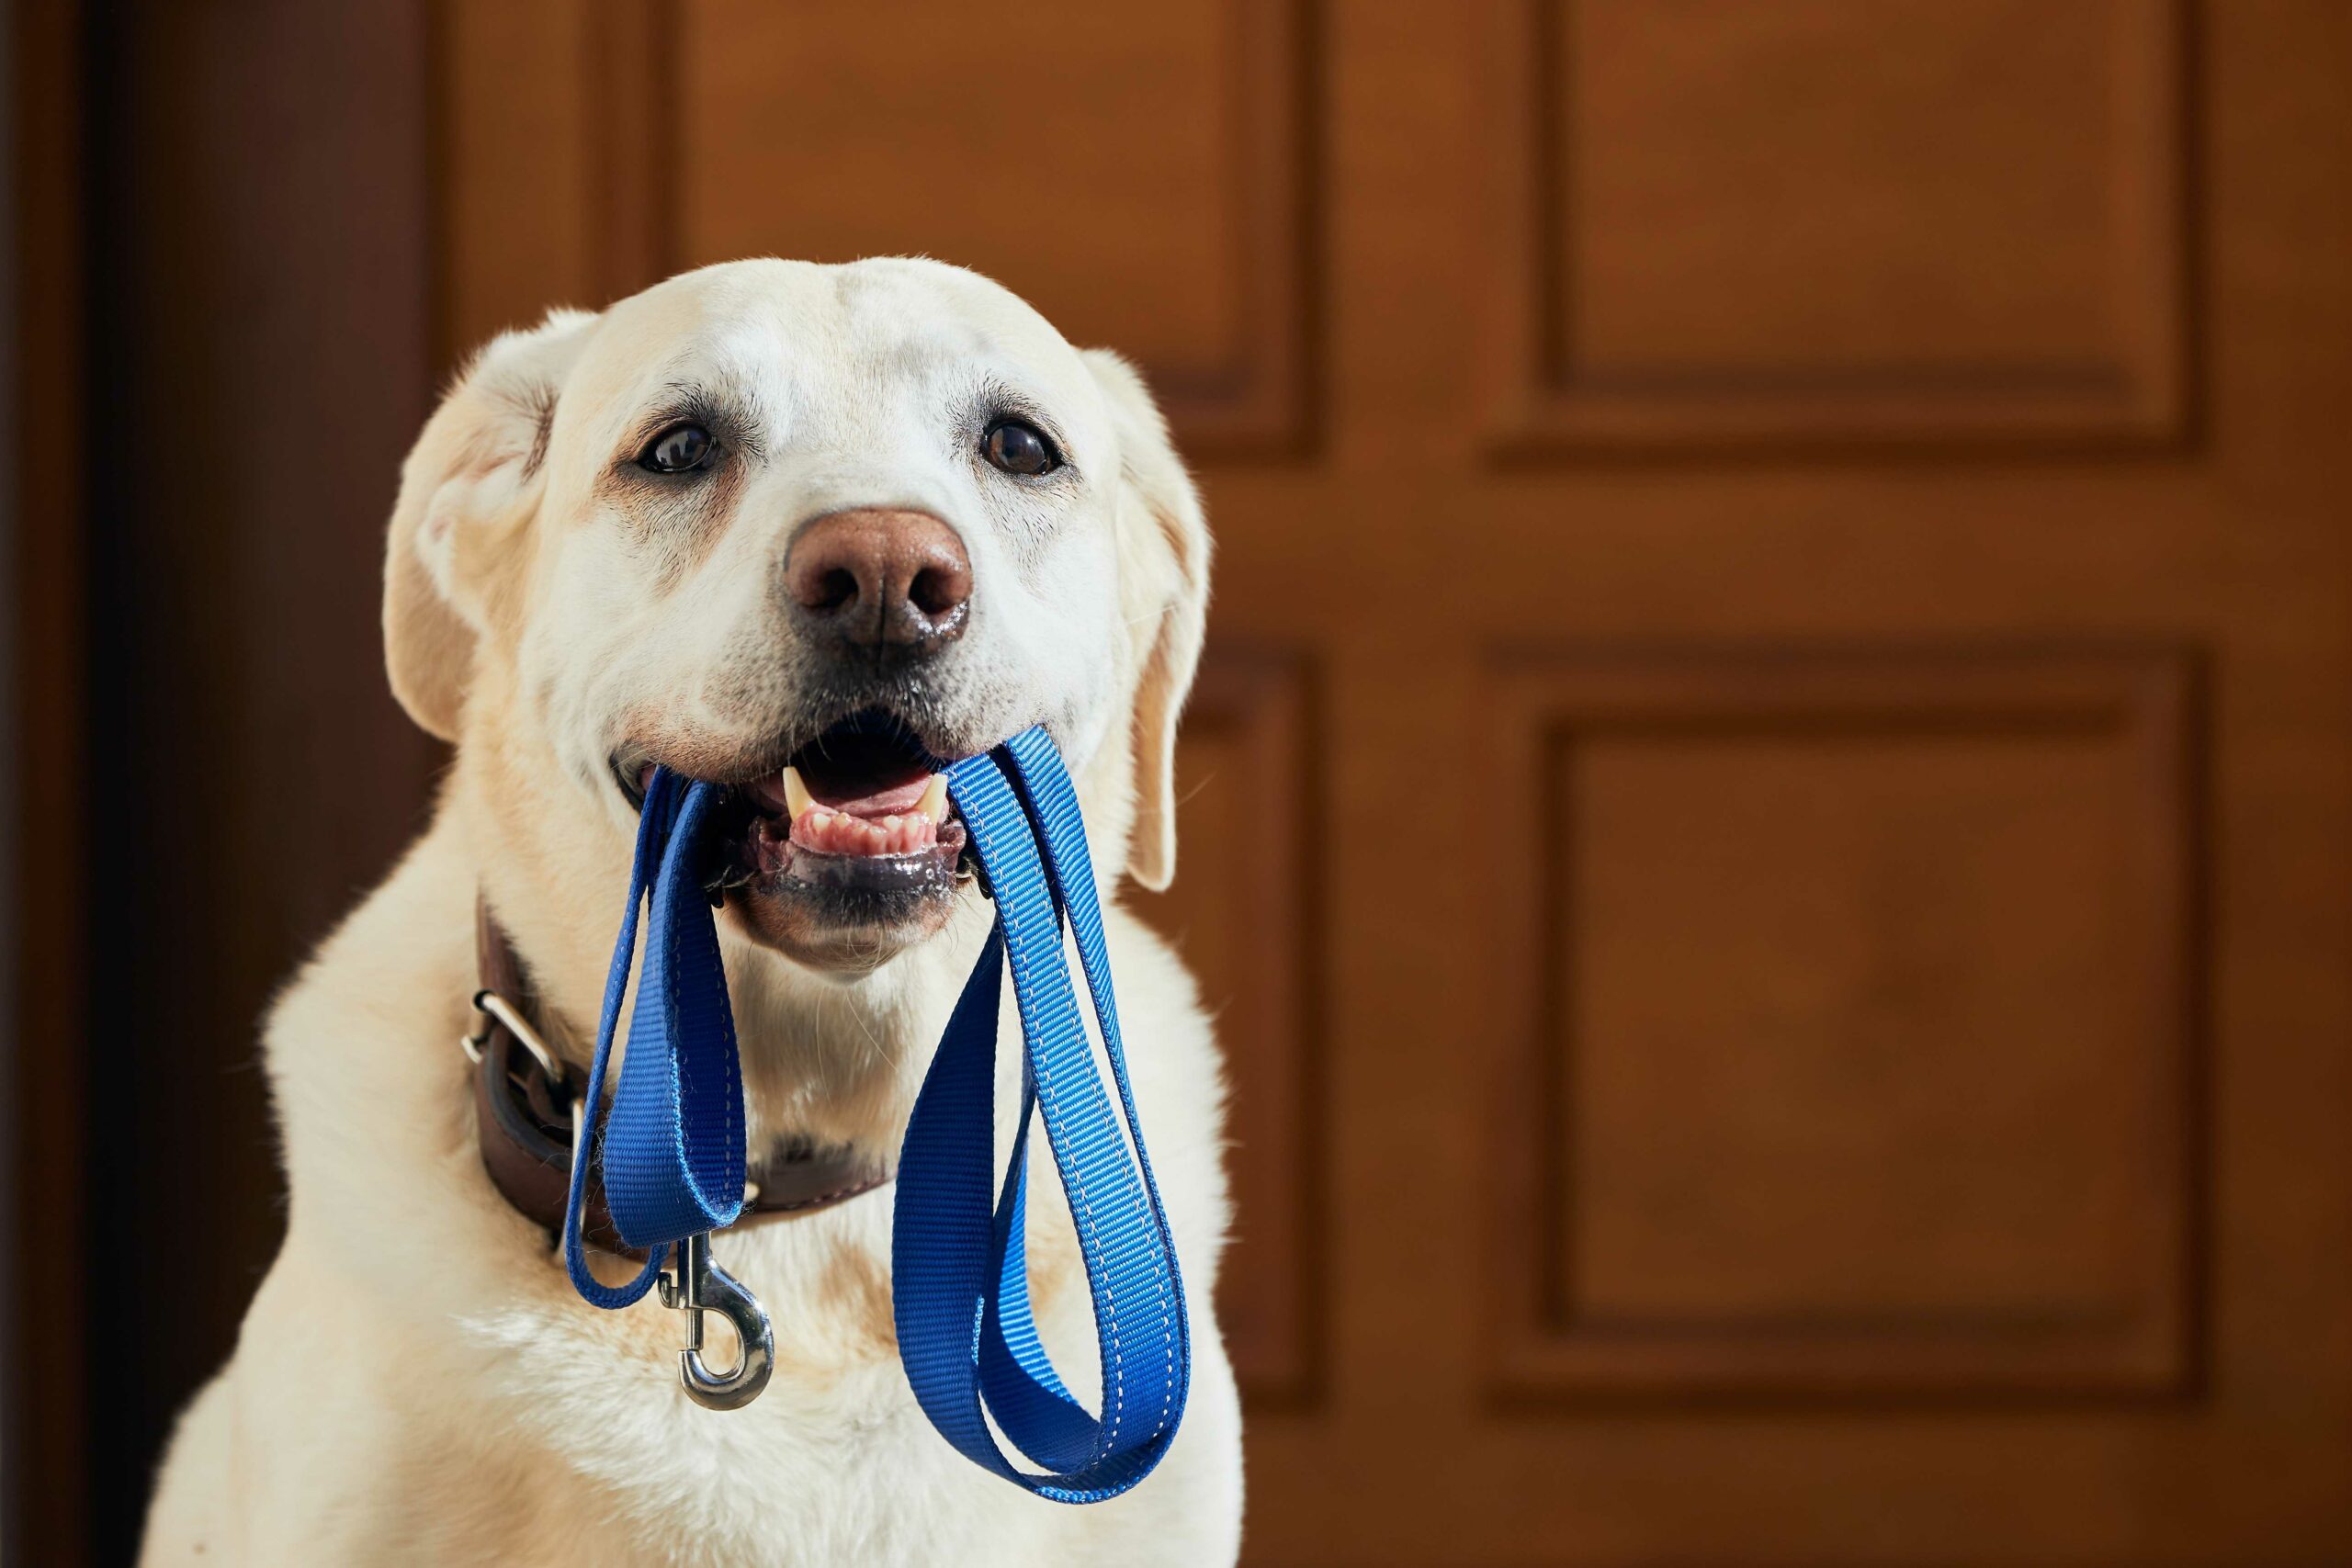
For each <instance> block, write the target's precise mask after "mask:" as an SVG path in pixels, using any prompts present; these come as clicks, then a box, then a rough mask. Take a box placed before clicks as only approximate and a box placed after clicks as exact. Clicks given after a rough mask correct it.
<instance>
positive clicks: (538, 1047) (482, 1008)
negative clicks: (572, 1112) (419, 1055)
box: [458, 986, 571, 1087]
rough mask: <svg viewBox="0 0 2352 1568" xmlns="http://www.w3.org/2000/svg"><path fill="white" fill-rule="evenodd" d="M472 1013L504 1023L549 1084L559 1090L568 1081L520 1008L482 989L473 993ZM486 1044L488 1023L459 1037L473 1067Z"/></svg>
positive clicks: (488, 989)
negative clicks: (534, 1061) (530, 1056)
mask: <svg viewBox="0 0 2352 1568" xmlns="http://www.w3.org/2000/svg"><path fill="white" fill-rule="evenodd" d="M474 1011H476V1012H478V1013H480V1014H481V1015H482V1016H483V1017H484V1018H489V1019H495V1020H497V1021H499V1022H501V1023H503V1024H504V1025H505V1026H506V1032H508V1033H509V1034H512V1035H513V1036H515V1039H517V1040H519V1041H521V1042H522V1043H523V1049H524V1050H526V1051H528V1052H529V1053H530V1054H531V1055H534V1056H536V1057H537V1058H538V1061H539V1068H540V1070H541V1071H542V1072H544V1073H546V1074H547V1076H548V1082H549V1083H552V1084H555V1085H557V1086H559V1087H560V1086H563V1085H565V1084H568V1083H569V1082H570V1081H571V1079H570V1077H568V1076H567V1074H566V1073H565V1071H564V1066H563V1063H562V1062H561V1061H560V1060H559V1059H558V1058H557V1056H556V1054H555V1053H554V1052H553V1051H551V1050H549V1049H548V1043H547V1042H546V1041H545V1040H542V1039H540V1038H539V1032H538V1031H537V1029H535V1028H533V1027H532V1025H531V1021H530V1020H529V1019H527V1018H525V1017H524V1016H523V1011H522V1010H521V1009H520V1008H518V1007H516V1006H515V1004H514V1003H512V1002H510V1001H508V1000H507V999H506V998H504V997H502V996H500V995H499V994H498V993H497V992H496V991H493V990H492V989H491V988H490V987H487V986H485V987H482V988H481V990H479V991H476V992H475V993H474ZM489 1043H490V1027H489V1025H487V1024H484V1025H483V1026H482V1031H481V1033H479V1034H460V1035H458V1049H459V1050H461V1051H463V1052H464V1053H465V1054H466V1059H467V1060H468V1061H469V1062H471V1063H473V1064H474V1066H481V1053H482V1047H483V1046H485V1045H488V1044H489Z"/></svg>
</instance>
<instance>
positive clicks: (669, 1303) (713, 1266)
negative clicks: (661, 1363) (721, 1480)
mask: <svg viewBox="0 0 2352 1568" xmlns="http://www.w3.org/2000/svg"><path fill="white" fill-rule="evenodd" d="M670 1263H671V1271H670V1273H668V1274H664V1275H663V1276H662V1281H661V1283H662V1305H663V1306H666V1307H674V1308H676V1309H677V1310H678V1311H680V1312H683V1313H684V1314H686V1343H685V1348H684V1349H682V1350H680V1351H679V1352H678V1381H679V1382H682V1383H684V1385H685V1389H686V1396H687V1397H688V1398H689V1399H692V1400H693V1401H694V1402H695V1404H699V1405H701V1406H702V1407H703V1408H704V1409H706V1410H741V1409H742V1408H743V1406H745V1405H746V1404H751V1403H752V1401H753V1400H755V1399H757V1398H759V1396H760V1391H761V1390H762V1389H764V1388H766V1387H767V1386H768V1374H769V1373H770V1372H772V1371H775V1328H774V1326H773V1325H771V1324H770V1323H769V1322H768V1311H767V1308H765V1307H763V1306H762V1305H761V1304H760V1303H759V1298H757V1297H756V1296H754V1295H752V1292H749V1291H747V1290H745V1289H744V1288H743V1287H742V1286H741V1284H739V1283H737V1282H736V1280H735V1278H734V1276H733V1275H731V1274H729V1273H728V1272H727V1270H726V1269H721V1268H720V1267H719V1266H718V1261H717V1260H716V1259H715V1258H712V1257H711V1256H710V1233H709V1232H708V1231H704V1232H702V1233H700V1234H699V1235H690V1236H688V1237H686V1239H685V1240H684V1241H682V1242H680V1243H678V1244H677V1246H676V1247H673V1248H672V1249H671V1252H670ZM673 1276H674V1277H675V1278H674V1280H673ZM706 1312H715V1313H718V1314H719V1315H720V1316H722V1317H724V1318H726V1319H727V1321H728V1322H729V1324H731V1325H734V1329H735V1337H736V1339H737V1340H738V1341H739V1342H740V1343H741V1347H742V1349H741V1353H740V1354H739V1355H738V1356H737V1357H736V1359H735V1368H734V1370H733V1371H729V1372H713V1371H711V1370H710V1368H709V1367H708V1366H707V1364H706V1363H705V1362H704V1360H703V1359H702V1314H704V1313H706Z"/></svg>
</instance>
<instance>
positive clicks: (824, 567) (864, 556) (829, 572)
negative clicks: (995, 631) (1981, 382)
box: [784, 507, 972, 655]
mask: <svg viewBox="0 0 2352 1568" xmlns="http://www.w3.org/2000/svg"><path fill="white" fill-rule="evenodd" d="M784 573H785V585H786V591H787V592H790V593H791V595H792V602H793V604H794V605H796V606H797V608H798V610H799V613H800V616H801V619H802V620H803V622H804V623H805V624H807V625H808V626H809V627H810V628H811V629H812V630H815V631H817V632H819V633H820V635H822V636H825V637H831V638H832V639H834V640H836V641H839V642H842V643H846V644H848V645H849V646H851V647H854V648H861V649H884V648H888V649H900V650H903V651H905V652H908V653H912V654H918V655H920V654H922V653H928V652H931V651H933V650H934V649H938V648H941V647H944V645H945V644H947V643H949V642H952V641H954V640H955V639H956V637H959V636H961V635H962V633H963V630H964V621H965V617H966V614H967V610H968V609H969V607H970V604H971V598H972V559H971V558H970V557H969V556H967V555H966V554H965V553H964V541H963V540H962V539H960V538H958V537H957V536H956V530H955V529H953V528H950V527H949V526H948V525H946V524H944V523H943V522H941V521H940V520H939V519H938V518H936V517H933V516H932V515H931V514H930V513H927V512H895V511H885V510H882V509H880V508H874V507H865V508H860V509H859V510H857V511H854V512H836V513H833V514H832V515H831V516H830V517H820V518H819V519H817V521H816V522H814V523H811V524H810V525H809V526H808V527H807V528H805V529H803V530H801V534H800V536H799V537H798V538H797V539H796V540H794V541H793V544H792V554H791V555H790V556H789V557H788V558H786V562H785V569H784Z"/></svg>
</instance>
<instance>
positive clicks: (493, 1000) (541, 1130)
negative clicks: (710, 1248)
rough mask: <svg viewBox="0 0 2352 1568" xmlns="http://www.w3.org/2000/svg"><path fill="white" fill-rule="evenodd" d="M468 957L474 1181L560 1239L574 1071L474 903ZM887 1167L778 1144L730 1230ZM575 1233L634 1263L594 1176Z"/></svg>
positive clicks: (835, 1151) (881, 1177)
mask: <svg viewBox="0 0 2352 1568" xmlns="http://www.w3.org/2000/svg"><path fill="white" fill-rule="evenodd" d="M474 951H475V958H476V962H477V964H478V966H479V976H480V978H479V986H480V988H479V989H478V990H476V992H475V993H474V1009H475V1010H476V1012H478V1013H479V1014H480V1015H481V1029H480V1030H479V1031H478V1032H475V1033H473V1034H469V1035H466V1036H464V1037H463V1039H462V1040H461V1042H460V1043H462V1044H463V1046H464V1048H465V1052H466V1055H467V1056H468V1057H469V1058H470V1059H471V1060H472V1062H473V1064H474V1075H473V1077H474V1122H475V1125H476V1130H477V1141H478V1142H479V1143H480V1145H481V1164H482V1170H483V1172H484V1173H485V1174H486V1175H488V1176H489V1178H490V1184H491V1186H492V1188H494V1189H496V1190H497V1192H498V1195H499V1196H500V1197H502V1198H503V1199H505V1200H506V1202H507V1206H508V1207H510V1208H512V1209H513V1210H514V1211H515V1213H518V1214H521V1215H522V1216H523V1217H524V1218H525V1219H526V1220H529V1221H530V1222H531V1223H532V1224H536V1225H537V1226H538V1227H539V1228H540V1229H542V1230H544V1231H546V1232H547V1233H548V1236H549V1238H550V1239H554V1238H558V1237H560V1235H562V1232H563V1216H564V1200H565V1198H566V1196H567V1194H568V1192H569V1190H570V1188H571V1161H572V1154H573V1147H574V1145H575V1142H576V1132H577V1126H578V1121H579V1117H578V1108H579V1105H580V1088H581V1075H580V1070H579V1069H578V1068H577V1067H575V1066H572V1065H571V1063H569V1062H566V1061H564V1060H563V1059H562V1058H561V1057H560V1056H558V1055H556V1054H555V1052H554V1051H553V1050H552V1049H550V1048H549V1047H548V1043H547V1041H546V1038H545V1036H544V1034H543V1033H542V1032H540V1030H539V1029H538V1028H537V1026H536V1024H535V1023H534V1022H533V1021H532V1019H533V1014H534V1012H535V1011H536V1010H537V994H536V992H535V991H534V989H533V987H532V986H531V983H530V979H529V977H528V976H526V974H525V972H524V969H523V964H522V960H521V959H520V957H519V956H518V955H517V954H516V953H515V943H514V942H513V940H512V939H511V938H509V937H508V936H507V934H506V931H505V928H504V927H503V926H501V925H500V924H499V923H498V918H497V917H496V916H495V915H493V914H492V913H491V908H490V901H489V900H488V899H487V898H477V899H476V900H475V903H474ZM891 1175H892V1171H891V1167H890V1164H889V1162H888V1160H886V1159H883V1158H881V1157H879V1156H875V1155H873V1154H870V1153H867V1152H865V1151H862V1150H859V1149H855V1148H846V1147H832V1148H828V1147H820V1146H817V1145H809V1144H807V1143H794V1144H786V1145H784V1146H783V1147H782V1148H781V1149H780V1150H778V1151H777V1152H776V1153H775V1154H773V1155H771V1156H769V1157H768V1158H767V1159H766V1160H765V1161H764V1162H763V1163H762V1164H761V1165H760V1166H759V1167H758V1168H757V1169H756V1170H754V1171H753V1172H752V1176H751V1179H750V1181H749V1182H748V1183H747V1184H746V1186H747V1190H746V1192H745V1194H744V1213H743V1217H742V1218H741V1220H739V1221H737V1222H736V1224H738V1225H749V1224H760V1223H762V1222H764V1221H768V1220H777V1219H785V1218H788V1217H790V1216H792V1215H795V1214H808V1213H815V1212H816V1211H817V1210H819V1209H825V1208H831V1206H832V1205H833V1204H835V1203H841V1202H846V1201H848V1200H850V1199H852V1198H854V1197H857V1196H858V1195H860V1194H861V1193H865V1192H871V1191H873V1190H875V1189H876V1188H877V1187H881V1186H884V1185H885V1184H887V1183H888V1181H889V1180H890V1179H891ZM582 1234H583V1235H585V1236H586V1238H587V1240H588V1243H589V1245H591V1246H592V1247H596V1248H597V1249H599V1250H600V1251H605V1252H610V1253H614V1254H616V1255H618V1256H620V1257H624V1258H637V1259H639V1260H642V1259H643V1258H645V1257H646V1252H645V1249H644V1248H643V1247H631V1246H629V1245H628V1243H627V1242H625V1241H623V1240H622V1239H621V1235H620V1232H619V1231H618V1230H617V1229H616V1228H615V1226H614V1224H613V1219H612V1214H611V1212H610V1211H609V1210H608V1209H607V1208H606V1207H605V1183H604V1173H603V1172H602V1171H601V1170H599V1169H596V1168H593V1167H592V1168H591V1169H590V1170H589V1173H588V1190H587V1194H586V1198H585V1201H583V1203H582Z"/></svg>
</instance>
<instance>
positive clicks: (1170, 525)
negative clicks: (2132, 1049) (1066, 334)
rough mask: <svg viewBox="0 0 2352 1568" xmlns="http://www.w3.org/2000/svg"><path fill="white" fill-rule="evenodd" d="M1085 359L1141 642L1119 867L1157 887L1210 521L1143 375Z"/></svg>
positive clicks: (1169, 830) (1126, 596) (1202, 607)
mask: <svg viewBox="0 0 2352 1568" xmlns="http://www.w3.org/2000/svg"><path fill="white" fill-rule="evenodd" d="M1083 357H1084V358H1085V360H1086V365H1087V368H1088V369H1090V370H1091V371H1092V372H1093V373H1094V381H1095V384H1096V385H1097V386H1098V387H1100V388H1101V389H1102V392H1103V404H1104V406H1105V407H1107V408H1108V409H1109V410H1110V413H1111V423H1112V427H1113V429H1114V432H1115V433H1116V434H1117V436H1118V439H1119V469H1120V472H1119V519H1118V537H1119V553H1120V567H1119V578H1120V599H1121V601H1122V607H1123V608H1124V609H1125V612H1126V615H1127V620H1128V625H1130V626H1136V627H1137V628H1140V629H1141V631H1142V632H1143V634H1144V636H1145V637H1146V638H1147V639H1148V640H1147V645H1146V646H1145V647H1144V649H1143V651H1142V662H1141V667H1140V668H1141V673H1140V676H1139V678H1138V680H1137V682H1136V701H1135V735H1134V738H1133V739H1134V752H1135V793H1136V820H1135V829H1134V831H1133V832H1132V833H1131V834H1130V835H1129V837H1128V840H1127V874H1129V875H1131V876H1133V877H1134V878H1135V879H1136V881H1137V882H1140V883H1142V884H1143V885H1144V886H1146V887H1148V888H1150V889H1151V890H1152V891H1153V892H1155V893H1156V892H1159V890H1160V889H1162V888H1164V887H1166V886H1168V884H1169V882H1170V880H1171V879H1172V878H1173V877H1174V876H1175V874H1176V721H1177V718H1178V717H1179V716H1181V715H1182V712H1183V709H1184V697H1185V694H1187V693H1189V692H1190V691H1191V690H1192V689H1193V671H1195V670H1196V669H1198V668H1199V665H1200V661H1201V636H1202V633H1203V631H1204V628H1205V626H1206V625H1207V617H1208V600H1209V530H1208V523H1207V521H1206V519H1205V518H1204V517H1203V515H1202V513H1201V497H1200V492H1199V491H1196V490H1194V489H1193V478H1192V476H1191V475H1190V474H1188V473H1186V472H1185V471H1184V465H1183V462H1182V459H1180V458H1179V457H1177V456H1176V447H1175V446H1174V444H1173V443H1172V442H1170V440H1169V438H1168V422H1167V421H1166V420H1164V419H1162V418H1161V417H1160V414H1159V406H1158V405H1157V404H1155V403H1154V402H1153V401H1152V400H1151V393H1150V392H1149V391H1148V389H1146V388H1145V387H1144V384H1143V378H1142V377H1140V376H1138V375H1136V371H1135V367H1133V366H1131V365H1129V364H1128V363H1127V362H1126V361H1125V360H1124V359H1122V358H1120V357H1119V356H1118V355H1115V354H1113V353H1111V352H1110V351H1109V350H1107V349H1100V348H1091V349H1087V350H1085V351H1084V353H1083Z"/></svg>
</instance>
